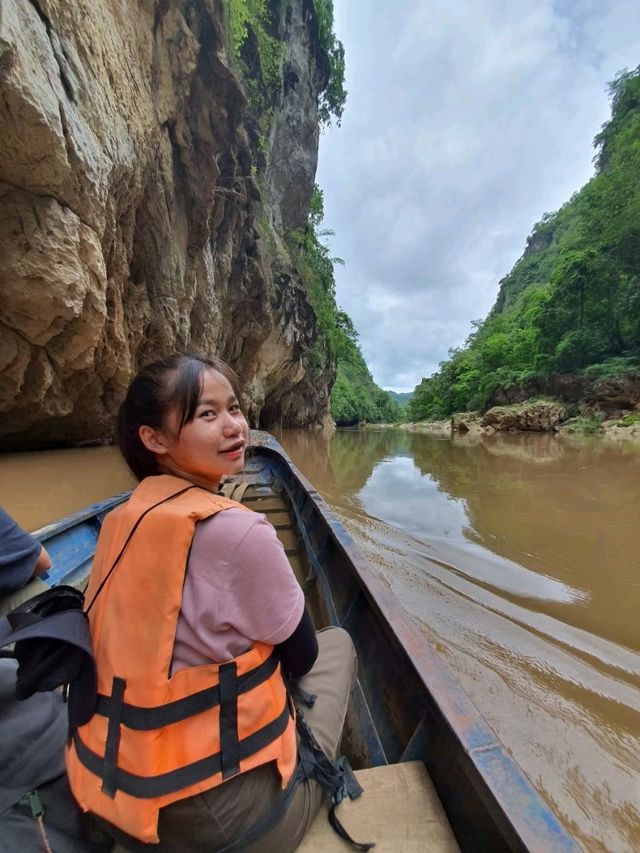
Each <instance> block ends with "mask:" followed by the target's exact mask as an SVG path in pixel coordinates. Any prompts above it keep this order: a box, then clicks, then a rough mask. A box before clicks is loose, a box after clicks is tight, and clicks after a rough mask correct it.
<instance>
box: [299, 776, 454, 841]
mask: <svg viewBox="0 0 640 853" xmlns="http://www.w3.org/2000/svg"><path fill="white" fill-rule="evenodd" d="M356 777H357V779H358V781H359V782H360V784H361V785H362V787H363V788H364V794H363V795H362V796H361V797H359V798H358V799H357V800H346V801H345V802H343V803H341V804H340V805H339V806H338V809H337V815H338V817H339V818H340V822H341V823H342V824H343V826H344V827H345V829H346V830H347V831H348V832H349V833H350V834H351V837H352V838H353V839H354V840H355V841H360V842H367V841H373V842H375V845H376V846H375V848H374V853H424V851H425V850H428V851H429V853H457V851H459V850H460V848H459V847H458V844H457V842H456V839H455V836H454V835H453V832H452V831H451V827H450V826H449V821H448V820H447V816H446V815H445V813H444V810H443V808H442V804H441V803H440V800H439V798H438V795H437V793H436V789H435V788H434V787H433V782H432V781H431V779H430V778H429V774H428V773H427V770H426V768H425V766H424V764H423V763H422V762H421V761H407V762H403V763H402V764H389V765H387V766H384V767H370V768H367V769H365V770H357V771H356ZM327 812H328V806H327V805H326V804H325V805H323V806H322V808H321V809H320V813H319V814H318V817H317V818H316V819H315V821H314V823H313V824H312V826H311V829H310V830H309V831H308V832H307V834H306V835H305V837H304V840H303V842H302V844H301V845H300V847H298V851H299V853H348V851H349V850H352V849H353V848H352V847H350V846H349V845H348V844H346V843H345V842H344V841H343V840H342V839H341V838H339V836H338V835H336V833H335V832H334V831H333V829H332V828H331V825H330V824H329V820H328V818H327Z"/></svg>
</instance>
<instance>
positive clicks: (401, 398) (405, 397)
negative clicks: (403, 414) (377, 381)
mask: <svg viewBox="0 0 640 853" xmlns="http://www.w3.org/2000/svg"><path fill="white" fill-rule="evenodd" d="M387 394H388V395H389V396H390V397H391V399H392V400H395V401H396V403H397V404H398V405H399V406H400V408H401V409H403V410H404V409H406V407H407V406H408V405H409V402H410V401H411V399H412V398H413V391H387Z"/></svg>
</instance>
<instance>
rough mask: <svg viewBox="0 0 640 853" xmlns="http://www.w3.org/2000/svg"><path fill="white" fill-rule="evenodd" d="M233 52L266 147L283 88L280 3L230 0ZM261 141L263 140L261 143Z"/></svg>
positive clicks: (228, 1) (229, 35)
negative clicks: (278, 29)
mask: <svg viewBox="0 0 640 853" xmlns="http://www.w3.org/2000/svg"><path fill="white" fill-rule="evenodd" d="M226 11H227V32H228V40H229V52H230V54H231V56H232V58H233V61H234V63H235V64H236V66H237V67H238V68H239V69H240V71H241V73H242V76H243V78H244V80H245V85H246V88H247V94H248V98H249V108H250V109H251V110H252V111H253V113H254V115H255V118H256V119H257V120H258V122H259V124H260V139H261V140H262V145H263V147H264V140H265V139H266V136H267V132H268V126H269V123H270V121H271V112H272V104H273V101H274V99H275V98H276V97H277V95H278V93H279V91H280V88H281V78H282V61H283V57H284V47H283V44H282V42H281V41H280V40H279V39H278V38H277V36H276V35H274V31H275V27H276V21H275V18H274V17H272V15H275V14H276V13H277V4H276V5H275V7H274V6H273V4H269V2H268V0H226ZM259 144H260V143H259Z"/></svg>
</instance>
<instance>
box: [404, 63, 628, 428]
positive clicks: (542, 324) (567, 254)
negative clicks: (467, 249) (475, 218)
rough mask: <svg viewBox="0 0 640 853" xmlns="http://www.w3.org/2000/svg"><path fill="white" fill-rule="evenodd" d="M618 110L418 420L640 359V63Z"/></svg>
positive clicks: (619, 82) (436, 383) (427, 382)
mask: <svg viewBox="0 0 640 853" xmlns="http://www.w3.org/2000/svg"><path fill="white" fill-rule="evenodd" d="M611 96H612V116H611V120H610V121H609V122H607V123H606V124H605V125H604V126H603V128H602V131H601V132H600V133H599V134H598V136H597V137H596V139H595V145H596V147H597V149H598V150H599V154H598V159H597V163H598V170H597V173H596V175H595V177H594V178H592V179H591V180H590V181H589V182H588V183H587V184H586V185H585V186H584V187H583V188H582V190H580V192H579V193H576V194H575V195H574V196H573V198H572V199H571V200H570V201H569V202H568V203H567V204H565V205H564V206H563V207H562V208H561V209H560V210H559V211H558V212H557V213H553V214H551V213H547V214H545V215H544V217H543V218H542V220H541V221H540V222H538V223H537V224H536V225H535V226H534V228H533V231H532V234H531V236H530V237H529V239H528V241H527V248H526V250H525V252H524V254H523V256H522V257H521V258H520V260H519V261H518V262H517V263H516V264H515V266H514V268H513V269H512V271H511V272H510V273H509V275H507V276H506V277H505V278H504V279H503V281H502V282H501V288H500V293H499V295H498V299H497V301H496V304H495V306H494V308H493V310H492V311H491V312H490V314H489V316H488V317H487V318H486V319H485V320H484V322H481V323H476V324H475V329H474V331H473V333H472V334H471V335H470V336H469V338H468V339H467V341H466V343H465V345H464V347H461V348H458V349H455V350H451V351H450V353H449V358H448V359H447V360H446V361H444V362H442V364H441V365H440V369H439V371H438V372H437V373H436V374H435V375H434V376H432V377H430V378H428V379H423V380H422V382H421V383H420V385H418V387H417V388H416V391H415V395H414V398H413V400H412V402H411V404H410V409H409V411H410V414H411V416H412V418H413V419H415V420H419V419H425V418H426V419H440V418H445V417H448V416H449V415H451V414H452V413H453V412H456V411H467V410H473V409H481V408H483V407H485V406H486V405H487V404H488V402H489V401H490V399H491V397H492V395H493V394H494V393H495V392H496V390H497V389H500V390H501V392H502V393H503V395H504V396H506V398H507V400H508V399H509V394H510V391H511V393H513V390H514V389H515V388H516V387H518V386H523V385H525V384H526V383H527V382H530V381H531V380H544V379H545V378H546V377H548V376H550V375H551V374H556V373H576V372H583V373H584V374H585V375H586V377H587V378H588V379H593V380H595V379H598V378H604V377H606V376H612V375H615V374H616V373H618V374H619V373H624V372H625V371H634V370H637V369H638V365H639V364H640V66H639V67H638V68H637V69H636V70H635V71H633V72H629V71H625V72H623V73H621V74H619V75H618V77H616V79H615V80H614V82H613V83H612V84H611Z"/></svg>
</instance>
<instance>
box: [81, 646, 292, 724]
mask: <svg viewBox="0 0 640 853" xmlns="http://www.w3.org/2000/svg"><path fill="white" fill-rule="evenodd" d="M279 660H280V659H279V657H278V653H277V652H276V651H275V650H274V651H273V652H272V653H271V654H270V655H269V657H268V658H267V659H266V660H265V661H263V662H262V663H261V664H259V665H258V666H257V667H255V669H252V670H250V671H249V672H245V673H243V675H239V676H237V685H238V689H237V693H238V695H240V694H241V693H247V692H248V691H249V690H253V688H254V687H258V685H260V684H262V683H263V682H265V681H268V680H269V678H271V676H272V675H273V673H274V672H275V671H276V669H277V668H278V663H279ZM219 704H220V685H219V684H216V685H215V686H214V687H207V688H206V689H205V690H200V691H198V692H197V693H193V694H191V696H185V698H184V699H177V700H176V701H175V702H167V704H166V705H156V706H154V707H152V708H144V707H141V706H139V705H130V704H128V703H127V702H124V703H123V704H122V724H123V725H125V726H127V728H129V729H135V730H136V731H139V732H148V731H152V730H153V729H161V728H164V726H170V725H171V724H172V723H179V722H180V721H181V720H186V719H187V718H188V717H194V716H195V715H196V714H201V713H202V712H203V711H208V710H209V709H210V708H215V707H216V706H217V705H219ZM96 714H100V715H101V716H103V717H110V716H111V697H110V696H104V695H103V694H98V704H97V706H96Z"/></svg>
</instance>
